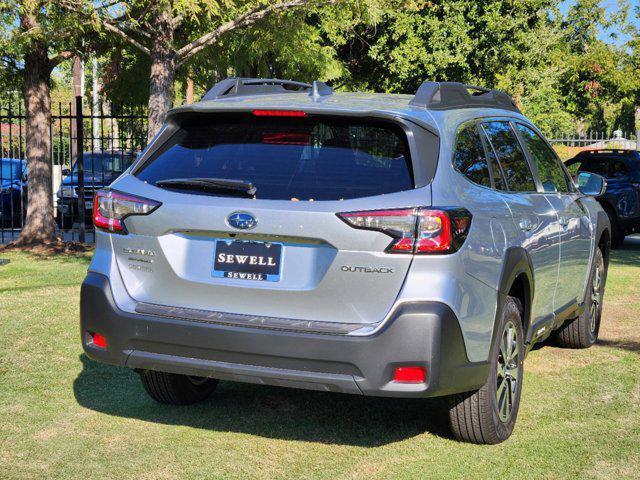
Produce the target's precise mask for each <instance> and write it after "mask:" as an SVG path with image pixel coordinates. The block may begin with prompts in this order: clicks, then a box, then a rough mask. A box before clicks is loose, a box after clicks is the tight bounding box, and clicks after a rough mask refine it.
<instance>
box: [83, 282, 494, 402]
mask: <svg viewBox="0 0 640 480" xmlns="http://www.w3.org/2000/svg"><path fill="white" fill-rule="evenodd" d="M80 323H81V336H82V344H83V347H84V350H85V352H86V353H87V355H88V356H89V357H91V358H92V359H94V360H97V361H100V362H105V363H110V364H114V365H121V366H126V367H130V368H135V369H150V370H158V371H165V372H171V373H178V374H186V375H195V376H204V377H212V378H219V379H222V380H232V381H238V382H249V383H259V384H268V385H278V386H287V387H296V388H304V389H311V390H324V391H334V392H344V393H354V394H364V395H375V396H396V397H431V396H440V395H447V394H451V393H457V392H463V391H468V390H474V389H476V388H479V387H480V386H481V385H483V384H484V383H485V382H486V379H487V377H488V373H489V365H488V363H486V362H481V363H472V362H469V360H468V359H467V355H466V351H465V347H464V341H463V337H462V333H461V331H460V327H459V324H458V320H457V319H456V317H455V315H454V313H453V312H452V311H451V309H450V308H449V307H447V306H446V305H444V304H442V303H436V302H414V303H405V304H402V305H401V306H400V307H399V308H397V309H396V311H395V312H394V315H393V316H392V317H391V318H390V319H389V320H388V321H387V322H386V324H385V326H384V328H382V329H381V330H379V331H377V332H376V333H375V334H373V335H370V336H350V335H327V334H318V333H301V332H291V331H282V330H272V329H265V328H255V327H238V326H232V325H221V324H213V323H207V322H202V321H193V320H186V319H179V318H168V317H160V316H154V315H147V314H138V313H129V312H124V311H122V310H120V309H119V308H118V307H117V306H116V304H115V302H114V300H113V295H112V293H111V286H110V284H109V279H108V278H107V277H105V276H103V275H101V274H98V273H94V272H90V273H89V274H88V275H87V277H86V279H85V281H84V283H83V284H82V293H81V302H80ZM89 332H97V333H100V334H102V335H104V336H105V337H106V339H107V349H100V348H98V347H96V346H94V345H93V344H92V343H91V340H90V335H89ZM407 365H416V366H424V367H426V370H427V381H426V383H421V384H400V383H394V382H392V381H391V378H392V376H393V371H394V368H395V367H396V366H407Z"/></svg>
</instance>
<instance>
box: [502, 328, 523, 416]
mask: <svg viewBox="0 0 640 480" xmlns="http://www.w3.org/2000/svg"><path fill="white" fill-rule="evenodd" d="M517 335H518V332H517V330H516V327H515V325H514V324H513V322H511V321H510V322H507V324H506V325H505V327H504V331H503V332H502V339H501V341H500V351H499V353H498V372H497V382H496V399H497V405H498V415H499V417H500V420H501V421H502V422H507V421H508V420H509V418H510V417H511V412H512V410H513V404H514V402H515V399H516V393H517V391H518V388H519V385H518V370H519V363H520V359H519V356H520V352H519V348H518V338H517Z"/></svg>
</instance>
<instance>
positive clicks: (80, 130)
mask: <svg viewBox="0 0 640 480" xmlns="http://www.w3.org/2000/svg"><path fill="white" fill-rule="evenodd" d="M76 125H77V131H76V133H77V135H76V152H77V155H78V158H77V159H76V164H77V165H78V222H79V223H80V230H79V232H78V237H79V238H78V240H79V241H80V243H85V228H84V202H85V199H84V153H83V143H84V142H83V136H84V124H83V121H82V97H81V96H80V95H78V96H77V97H76Z"/></svg>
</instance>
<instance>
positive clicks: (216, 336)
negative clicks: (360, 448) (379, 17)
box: [80, 79, 610, 443]
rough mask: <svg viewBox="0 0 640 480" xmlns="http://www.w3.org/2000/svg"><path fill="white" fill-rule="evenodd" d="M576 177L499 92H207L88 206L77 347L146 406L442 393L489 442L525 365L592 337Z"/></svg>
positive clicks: (603, 237) (504, 425) (438, 87)
mask: <svg viewBox="0 0 640 480" xmlns="http://www.w3.org/2000/svg"><path fill="white" fill-rule="evenodd" d="M577 180H578V181H577V184H574V181H573V179H572V178H571V176H570V174H569V172H568V171H567V170H566V168H565V167H564V165H563V164H562V162H561V161H560V159H559V158H558V157H557V155H556V154H555V153H554V151H553V149H552V148H551V147H550V145H549V144H548V142H547V141H546V140H545V139H544V137H543V136H542V135H541V133H540V131H539V130H538V129H537V128H536V127H535V126H534V125H533V124H532V123H531V122H530V121H529V120H528V119H527V118H526V117H525V116H524V115H522V113H521V112H520V111H519V110H518V108H517V107H516V106H515V104H514V102H513V100H512V99H511V98H510V97H509V96H508V95H506V94H505V93H504V92H500V91H497V90H486V89H480V88H478V87H471V86H468V85H463V84H460V83H436V82H425V83H424V84H423V85H422V86H421V87H420V89H419V90H418V91H417V92H416V94H415V95H414V96H409V95H386V94H371V93H335V94H334V93H333V92H332V90H331V89H330V88H329V87H327V86H326V85H324V84H323V83H321V82H314V83H313V85H311V84H304V83H299V82H292V81H287V80H275V79H228V80H226V81H223V82H220V83H219V84H217V85H216V86H214V87H213V89H212V90H211V91H209V92H208V93H207V94H206V95H205V97H204V98H203V100H202V101H201V102H198V103H196V104H190V105H185V106H183V107H179V108H176V109H174V110H172V111H170V112H169V114H168V116H167V123H166V124H165V126H164V127H163V130H161V132H160V134H159V135H158V136H157V137H156V138H155V140H154V141H153V142H152V143H151V144H150V145H149V146H148V148H147V149H146V150H145V152H144V153H143V154H142V155H141V156H140V157H139V159H138V160H137V161H136V162H135V164H134V165H133V166H132V167H131V169H130V170H129V171H127V172H126V173H125V174H124V175H122V176H120V177H119V178H118V179H117V180H116V181H115V182H114V183H113V184H111V185H110V186H109V188H106V189H103V190H99V191H98V192H97V194H96V201H95V203H94V212H93V219H94V223H95V226H96V250H95V255H94V256H93V260H92V262H91V265H90V266H89V271H88V274H87V277H86V278H85V280H84V282H83V285H82V291H81V301H80V321H81V335H82V337H81V341H82V345H83V347H84V349H85V351H86V352H87V355H88V356H89V357H91V358H93V359H95V360H98V361H101V362H106V363H111V364H116V365H121V366H126V367H129V368H133V369H135V370H136V371H138V372H139V373H140V377H141V381H142V385H143V386H144V388H145V389H146V391H147V393H148V394H149V395H150V396H151V397H152V398H153V399H155V400H156V401H158V402H161V403H166V404H174V405H178V404H186V403H193V402H197V401H200V400H203V399H205V398H207V397H208V396H209V395H210V394H211V393H212V392H213V391H214V389H215V388H216V385H217V383H218V380H219V379H222V380H231V381H238V382H251V383H258V384H269V385H278V386H288V387H295V388H307V389H313V390H321V391H327V392H343V393H352V394H358V395H374V396H388V397H414V398H415V397H438V396H447V397H448V398H449V401H450V404H449V415H448V416H449V422H450V426H451V429H452V431H453V433H454V435H455V436H456V437H457V438H459V439H462V440H465V441H469V442H476V443H498V442H501V441H504V440H505V439H507V438H508V437H509V436H510V435H511V432H512V431H513V428H514V425H515V422H516V418H517V415H518V408H519V404H520V398H521V392H522V382H523V368H524V358H525V355H526V354H527V352H529V350H530V349H531V348H532V347H533V346H534V345H535V344H536V343H539V342H541V341H543V340H545V339H546V338H548V337H549V336H550V335H552V334H553V335H555V336H557V339H558V342H559V343H560V344H561V345H563V346H565V347H568V348H587V347H590V346H591V345H593V344H594V343H595V341H596V339H597V337H598V332H599V328H600V315H601V311H602V298H603V295H604V288H605V280H606V272H607V265H608V259H609V238H610V236H609V235H610V233H609V228H610V226H609V220H608V218H607V215H606V214H605V213H604V211H603V210H602V208H601V206H600V205H599V204H598V202H597V201H596V200H595V199H594V198H593V196H597V195H600V194H602V192H603V191H604V186H605V181H604V179H603V178H602V177H601V176H599V175H597V174H594V173H587V172H582V173H580V175H579V176H578V179H577ZM567 368H570V365H567ZM238 391H240V390H238ZM550 398H552V397H550ZM555 400H557V401H558V402H562V401H563V400H562V399H555ZM544 408H547V409H548V408H549V406H548V405H545V406H544ZM427 414H428V413H427V412H425V415H427ZM532 421H535V419H534V420H532Z"/></svg>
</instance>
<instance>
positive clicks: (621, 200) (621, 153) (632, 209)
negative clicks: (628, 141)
mask: <svg viewBox="0 0 640 480" xmlns="http://www.w3.org/2000/svg"><path fill="white" fill-rule="evenodd" d="M566 165H567V166H568V167H571V166H572V165H578V168H577V171H578V172H590V173H597V174H599V175H602V176H603V177H605V178H606V180H607V189H606V191H605V192H604V195H602V196H600V197H598V198H597V200H598V202H600V205H602V208H603V209H604V211H605V212H607V215H608V216H609V221H610V222H611V246H612V247H614V248H616V247H619V246H620V245H622V243H623V242H624V237H625V236H626V235H630V234H632V233H635V232H639V231H640V152H638V151H636V150H619V149H606V150H585V151H583V152H580V153H579V154H578V155H576V156H575V157H573V158H572V159H571V160H569V161H568V162H567V163H566ZM572 170H573V169H572Z"/></svg>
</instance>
